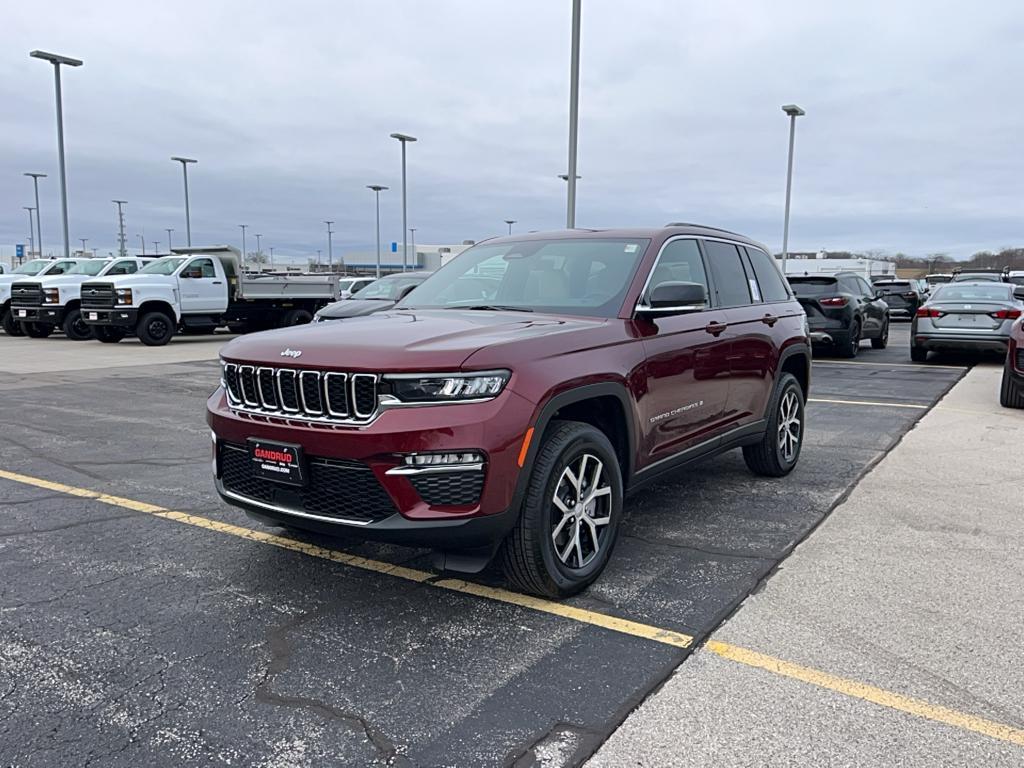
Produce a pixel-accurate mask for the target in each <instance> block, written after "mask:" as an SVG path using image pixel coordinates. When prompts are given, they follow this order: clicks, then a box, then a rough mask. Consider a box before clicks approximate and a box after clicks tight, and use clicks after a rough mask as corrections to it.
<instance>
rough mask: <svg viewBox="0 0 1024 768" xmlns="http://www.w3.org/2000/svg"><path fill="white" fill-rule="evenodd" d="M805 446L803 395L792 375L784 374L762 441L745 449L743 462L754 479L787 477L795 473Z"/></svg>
mask: <svg viewBox="0 0 1024 768" xmlns="http://www.w3.org/2000/svg"><path fill="white" fill-rule="evenodd" d="M803 442H804V393H803V390H802V389H801V388H800V382H798V381H797V380H796V377H795V376H794V375H793V374H791V373H784V374H782V378H780V379H779V384H778V388H777V389H776V391H775V398H774V399H773V401H772V405H771V412H770V415H769V416H768V428H767V429H766V430H765V432H764V437H762V438H761V441H760V442H758V443H754V444H753V445H745V446H743V460H744V461H746V462H747V467H748V468H749V469H750V471H751V472H753V473H754V474H755V475H763V476H764V477H784V476H785V475H788V474H789V473H790V472H792V471H793V467H795V466H796V462H797V460H798V459H799V458H800V447H801V446H802V445H803Z"/></svg>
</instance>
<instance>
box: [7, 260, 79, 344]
mask: <svg viewBox="0 0 1024 768" xmlns="http://www.w3.org/2000/svg"><path fill="white" fill-rule="evenodd" d="M79 261H81V259H56V260H54V259H32V260H31V261H26V262H25V263H24V264H22V265H21V266H20V267H18V268H17V269H16V270H14V271H13V272H9V273H7V274H5V275H0V325H2V326H3V329H4V332H5V333H6V334H7V335H8V336H21V334H22V333H23V331H22V329H21V323H19V322H18V321H17V320H16V319H15V318H14V316H13V315H12V314H11V285H12V284H13V283H14V281H15V280H21V279H23V278H26V277H38V276H42V275H62V274H64V273H65V272H67V271H68V270H69V269H71V268H72V267H73V266H75V264H77V263H78V262H79Z"/></svg>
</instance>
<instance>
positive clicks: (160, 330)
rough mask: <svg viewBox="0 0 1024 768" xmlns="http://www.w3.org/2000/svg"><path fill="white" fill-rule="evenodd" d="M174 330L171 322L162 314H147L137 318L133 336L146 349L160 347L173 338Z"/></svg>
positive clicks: (158, 312) (172, 321) (157, 312)
mask: <svg viewBox="0 0 1024 768" xmlns="http://www.w3.org/2000/svg"><path fill="white" fill-rule="evenodd" d="M175 330H177V329H176V328H175V323H174V320H172V319H171V318H170V317H168V315H167V314H166V313H164V312H160V311H156V312H147V313H146V314H144V315H143V316H142V317H141V318H139V325H138V327H137V328H136V330H135V334H136V335H137V336H138V337H139V341H141V342H142V343H143V344H145V345H146V346H147V347H162V346H163V345H164V344H166V343H167V342H169V341H170V340H171V339H172V338H173V337H174V332H175Z"/></svg>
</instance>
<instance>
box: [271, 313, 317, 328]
mask: <svg viewBox="0 0 1024 768" xmlns="http://www.w3.org/2000/svg"><path fill="white" fill-rule="evenodd" d="M311 322H313V315H311V314H310V313H309V312H307V311H306V310H304V309H293V310H291V311H290V312H287V313H286V314H285V316H284V317H282V318H281V324H280V325H279V326H278V327H279V328H290V327H291V326H293V325H305V324H306V323H311Z"/></svg>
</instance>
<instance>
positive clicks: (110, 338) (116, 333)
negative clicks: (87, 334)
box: [92, 325, 127, 344]
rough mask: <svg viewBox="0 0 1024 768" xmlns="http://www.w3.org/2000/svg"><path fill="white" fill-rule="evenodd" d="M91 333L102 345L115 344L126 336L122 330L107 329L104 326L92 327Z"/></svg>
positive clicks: (115, 328)
mask: <svg viewBox="0 0 1024 768" xmlns="http://www.w3.org/2000/svg"><path fill="white" fill-rule="evenodd" d="M92 332H93V334H95V336H96V338H97V339H99V340H100V341H102V342H103V343H104V344H117V342H119V341H120V340H121V339H123V338H124V337H125V336H126V335H127V333H126V332H125V330H124V328H117V327H107V326H105V325H97V326H95V327H93V329H92Z"/></svg>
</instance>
